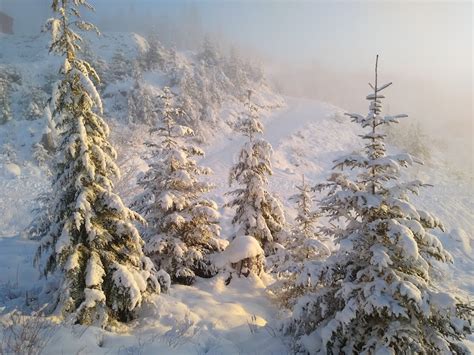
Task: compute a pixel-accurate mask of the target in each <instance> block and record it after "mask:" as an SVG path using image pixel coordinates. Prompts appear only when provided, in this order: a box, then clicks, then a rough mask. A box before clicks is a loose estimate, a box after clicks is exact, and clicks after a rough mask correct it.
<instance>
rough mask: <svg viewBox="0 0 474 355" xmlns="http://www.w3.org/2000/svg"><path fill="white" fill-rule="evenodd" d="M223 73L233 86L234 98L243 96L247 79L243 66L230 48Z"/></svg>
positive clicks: (233, 49)
mask: <svg viewBox="0 0 474 355" xmlns="http://www.w3.org/2000/svg"><path fill="white" fill-rule="evenodd" d="M225 73H226V75H227V77H228V78H229V80H230V82H231V83H232V84H233V86H234V93H233V94H234V96H237V97H239V96H244V95H245V90H246V89H247V86H248V79H247V74H246V73H245V71H244V64H243V62H242V60H241V58H240V56H239V53H238V52H237V50H236V49H235V48H232V49H231V51H230V56H229V59H228V60H227V63H226V67H225Z"/></svg>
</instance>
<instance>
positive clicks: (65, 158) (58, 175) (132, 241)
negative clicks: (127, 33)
mask: <svg viewBox="0 0 474 355" xmlns="http://www.w3.org/2000/svg"><path fill="white" fill-rule="evenodd" d="M82 6H84V7H86V8H91V6H90V5H89V4H88V3H87V2H86V1H85V0H53V3H52V9H53V11H54V12H55V13H56V14H57V17H55V18H52V19H50V20H49V21H48V25H49V27H50V28H51V31H52V43H51V48H50V51H51V52H54V53H56V54H59V55H62V56H64V65H63V66H62V68H61V77H62V78H61V80H60V81H59V82H58V83H57V84H56V87H55V90H54V92H53V98H52V104H53V107H54V117H53V118H54V120H55V123H56V124H57V127H58V128H59V130H60V131H61V138H60V143H59V147H58V149H57V150H58V154H57V157H56V164H55V168H54V173H55V178H54V181H53V188H52V191H54V195H53V196H52V197H51V198H50V199H49V200H48V202H49V205H50V206H49V207H48V208H46V210H47V215H43V216H42V217H40V218H39V220H38V223H39V225H38V226H37V227H38V228H37V229H36V231H37V232H38V233H39V236H40V237H41V241H40V246H39V248H38V252H37V258H36V260H37V262H38V263H40V265H41V266H42V268H43V270H42V271H43V273H44V274H45V275H49V274H54V275H55V276H57V278H58V281H59V288H58V290H57V293H56V300H55V302H53V304H54V305H55V311H56V313H57V314H58V315H62V316H68V315H69V316H70V317H71V318H72V320H73V321H75V322H76V323H81V324H97V325H101V326H106V325H107V324H110V323H111V322H112V321H114V320H118V321H128V320H130V319H132V318H133V317H134V313H135V310H136V309H137V308H138V307H139V306H140V304H141V303H142V301H143V299H144V296H146V295H147V294H148V293H155V292H159V291H160V283H159V280H158V276H159V274H158V273H157V272H156V270H155V268H154V266H153V263H152V261H151V260H150V259H149V258H147V257H146V256H145V255H144V253H143V251H142V245H143V241H142V239H141V237H140V235H139V233H138V231H137V230H136V228H135V226H134V224H133V222H135V221H139V222H141V221H142V218H141V217H140V216H139V215H138V214H137V213H135V212H133V211H131V210H129V209H128V208H126V207H125V206H124V204H123V203H122V200H121V199H120V197H119V196H118V195H116V194H115V193H114V192H113V183H112V181H111V179H112V178H113V177H115V176H117V175H118V174H119V170H118V168H117V166H116V165H115V162H114V159H115V156H116V153H115V150H114V149H113V147H112V146H111V144H110V143H109V141H108V135H109V129H108V127H107V124H106V123H105V122H104V120H103V118H102V117H101V116H100V114H101V112H102V102H101V98H100V96H99V94H98V93H97V90H96V88H95V85H94V81H96V82H97V81H98V80H99V78H98V77H97V75H96V73H95V71H94V69H93V68H92V67H91V65H90V64H89V63H87V62H85V61H84V60H81V59H79V58H78V56H77V52H78V51H79V50H80V46H79V44H80V41H81V38H80V36H79V35H78V34H77V33H76V32H74V30H73V26H75V27H77V28H78V29H80V30H96V28H95V27H94V25H92V24H90V23H87V22H85V21H83V20H82V19H81V18H80V17H79V10H80V8H81V7H82Z"/></svg>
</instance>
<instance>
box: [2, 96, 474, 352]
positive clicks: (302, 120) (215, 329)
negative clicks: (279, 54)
mask: <svg viewBox="0 0 474 355" xmlns="http://www.w3.org/2000/svg"><path fill="white" fill-rule="evenodd" d="M263 123H264V124H265V126H266V131H265V138H266V139H267V140H268V141H269V142H270V143H271V144H272V145H273V149H274V156H273V164H274V175H273V177H272V178H271V182H270V186H271V190H272V191H273V192H275V193H277V194H278V195H279V197H280V198H281V199H282V201H283V202H284V204H285V207H286V209H287V212H288V220H289V221H291V219H292V217H293V212H292V210H291V208H292V207H293V206H291V204H289V202H288V197H289V196H290V195H292V194H293V193H294V192H295V190H294V186H295V184H297V183H299V182H300V179H301V174H303V173H304V174H305V176H306V178H307V180H309V181H310V182H311V183H317V182H321V181H323V180H324V178H325V177H326V176H327V175H328V174H329V169H330V168H331V167H332V160H333V159H334V158H335V157H337V156H339V155H341V153H347V152H351V151H353V150H357V149H360V148H361V142H360V139H359V137H358V136H357V134H359V133H360V132H359V131H358V128H357V127H356V126H355V125H354V124H352V123H351V122H350V120H349V118H347V117H345V116H343V111H342V110H340V109H338V108H336V107H334V106H331V105H329V104H325V103H320V102H316V101H311V100H305V99H295V98H287V106H286V107H284V108H282V109H279V110H278V111H275V112H274V113H272V114H271V115H269V116H268V117H266V118H264V120H263ZM36 125H37V123H35V121H20V122H10V123H8V124H7V125H4V126H0V141H4V140H5V141H8V142H9V144H10V145H11V148H12V150H14V151H16V155H17V156H16V167H13V166H7V165H8V164H7V163H6V162H3V161H2V162H0V171H1V173H0V311H1V312H2V314H6V313H8V312H11V311H12V310H13V309H15V308H18V309H20V310H24V311H27V310H30V311H31V308H32V307H31V304H30V302H29V298H30V297H31V295H34V294H35V292H38V290H39V289H40V288H41V286H42V285H43V281H39V280H38V276H39V275H38V272H37V271H36V270H35V269H34V268H33V266H32V260H33V256H34V252H35V249H36V242H34V241H29V240H28V239H27V238H26V236H25V235H23V230H24V228H25V227H26V226H27V225H28V223H29V222H30V221H31V218H32V212H31V211H32V209H33V208H34V207H35V198H36V197H37V196H38V195H39V194H40V193H41V192H44V191H46V189H47V186H48V178H47V176H46V175H45V173H44V171H43V170H41V169H40V168H38V167H37V166H36V164H35V163H34V161H33V159H32V157H31V142H32V141H38V139H37V138H38V136H37V135H38V134H40V132H41V127H39V126H38V127H37V126H36ZM110 126H111V130H112V132H113V133H112V136H113V140H114V143H115V145H116V146H117V148H118V151H119V163H120V164H121V169H122V172H123V176H122V180H121V181H119V182H117V187H118V189H119V192H120V193H121V194H122V195H123V196H124V198H125V201H127V202H129V201H130V200H131V199H132V197H133V195H134V194H135V193H136V191H137V187H136V181H135V179H136V175H137V174H138V172H140V171H143V170H144V169H146V164H145V163H144V161H143V160H142V159H141V158H140V156H141V155H142V154H143V152H144V146H143V145H142V142H143V141H144V140H146V139H147V138H149V136H148V134H147V133H146V131H145V130H144V128H143V127H135V128H131V127H129V126H126V125H122V124H119V123H116V122H114V123H111V124H110ZM242 143H243V139H242V138H240V137H238V136H237V135H235V134H234V135H226V136H222V137H218V138H216V139H215V140H214V141H213V142H210V143H209V144H208V145H207V146H204V149H205V151H206V156H205V157H204V158H203V160H202V161H201V163H202V165H204V166H208V167H210V168H212V169H213V171H214V174H213V175H212V177H211V181H212V182H213V183H214V184H215V185H216V189H214V190H213V191H212V193H211V196H212V197H213V198H215V200H216V201H217V202H218V203H219V204H220V205H221V206H222V205H223V204H224V203H225V202H226V197H225V195H224V193H225V192H227V191H229V187H228V184H227V178H228V172H229V168H230V167H231V165H232V162H233V161H234V159H235V158H236V155H237V154H238V152H239V149H240V147H241V145H242ZM412 177H417V178H421V179H424V180H425V181H426V182H427V183H430V184H433V185H434V187H432V188H428V189H426V190H425V191H422V194H421V196H420V197H417V198H416V199H414V201H415V203H416V204H418V205H419V206H420V207H424V208H427V209H428V210H430V211H432V212H433V213H435V214H437V215H438V217H439V218H440V219H441V220H442V221H443V222H444V224H445V226H446V232H445V233H441V234H439V235H440V237H441V240H442V241H443V243H444V244H445V246H446V248H447V249H448V250H449V251H450V252H451V253H452V254H453V257H454V263H453V265H449V266H447V267H444V266H443V267H441V268H440V269H439V275H438V280H439V281H440V284H441V285H442V287H444V288H448V289H450V288H454V287H458V288H460V292H462V293H463V294H465V295H466V296H468V297H470V298H471V299H472V297H473V296H474V259H473V256H472V247H473V241H472V240H473V239H472V238H473V236H474V216H473V211H474V196H473V180H472V177H470V176H466V175H463V174H458V173H455V172H453V171H451V170H450V169H449V167H448V166H446V165H445V164H444V163H442V162H441V161H437V160H435V161H434V162H431V163H430V164H428V165H426V166H424V167H420V168H417V169H416V170H414V171H413V176H412ZM453 181H454V183H453ZM221 213H222V226H223V233H222V235H223V236H224V237H229V236H230V235H231V234H232V229H231V225H230V219H231V217H232V211H231V210H229V209H226V208H221ZM270 282H271V279H270V278H269V277H264V279H263V280H260V279H236V278H234V279H233V280H232V282H231V283H230V285H228V286H226V285H225V284H224V277H222V276H218V277H215V278H213V279H208V280H204V279H199V280H198V281H197V283H196V284H195V285H193V286H192V287H189V286H173V287H172V288H171V290H170V292H169V293H168V294H162V295H159V296H156V297H154V298H153V299H152V300H151V302H149V303H148V304H146V305H145V306H144V307H143V308H142V310H141V311H140V316H139V317H138V319H137V320H136V321H134V322H133V323H132V324H130V325H129V326H128V327H126V328H123V329H119V330H118V332H115V333H111V332H106V331H103V330H101V329H98V328H94V327H83V326H73V325H53V326H52V330H51V331H50V332H48V337H49V341H48V342H47V344H46V346H45V349H44V352H43V353H44V354H226V355H231V354H287V353H288V352H289V350H288V345H289V344H290V341H289V340H288V339H285V338H282V337H280V336H279V335H278V333H277V327H278V320H279V318H281V317H283V316H284V313H283V312H282V311H281V310H280V309H278V308H277V307H276V306H274V305H273V304H272V302H271V297H270V295H269V294H268V292H267V291H266V285H268V283H270ZM5 319H6V317H5V316H2V321H4V320H5ZM471 344H472V343H471Z"/></svg>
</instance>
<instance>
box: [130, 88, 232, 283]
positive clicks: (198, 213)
mask: <svg viewBox="0 0 474 355" xmlns="http://www.w3.org/2000/svg"><path fill="white" fill-rule="evenodd" d="M161 99H162V105H161V108H160V112H159V118H158V119H159V123H158V125H157V127H156V128H155V129H153V131H154V132H155V134H156V135H157V136H158V137H159V139H158V141H157V142H153V143H148V145H149V146H150V147H151V148H152V149H153V153H152V156H153V158H152V159H151V163H150V168H149V170H148V171H147V172H146V173H145V174H144V175H143V176H141V177H140V179H139V185H140V186H142V187H143V189H144V192H143V194H141V195H140V196H139V197H138V198H137V201H136V202H135V205H136V206H137V207H138V208H139V211H140V212H142V213H143V215H144V216H145V217H146V218H147V221H148V225H149V228H148V229H147V231H146V233H145V236H146V252H147V254H148V255H149V256H150V257H151V258H152V260H153V261H154V262H155V265H156V266H157V267H159V268H161V269H164V270H166V271H167V272H168V273H169V275H170V276H171V279H172V280H173V281H174V282H177V283H183V284H191V283H193V282H194V279H195V277H196V276H200V277H210V276H212V275H214V274H215V272H216V270H215V267H214V266H213V265H212V263H211V261H210V258H209V255H210V254H211V253H213V252H216V251H220V250H222V249H223V243H222V240H221V239H220V237H219V235H220V227H219V224H218V223H219V213H218V211H217V205H216V203H215V202H214V201H212V200H210V199H206V198H203V196H202V195H203V194H204V193H206V192H208V191H210V189H211V188H212V185H210V184H209V183H207V182H205V181H202V178H201V179H200V178H199V177H200V176H202V175H208V174H210V173H211V171H210V169H207V168H203V167H200V166H199V165H198V164H197V162H196V160H195V157H200V156H203V155H204V153H203V151H202V150H201V149H199V148H197V147H195V146H192V145H188V144H187V143H186V140H187V138H189V137H191V136H192V135H193V131H192V129H190V128H189V127H187V126H183V125H179V124H177V122H176V121H177V118H178V117H179V116H180V115H182V114H184V113H183V112H182V111H181V109H179V108H177V107H176V105H175V103H174V98H173V95H172V93H171V91H170V90H169V88H165V89H164V92H163V95H161Z"/></svg>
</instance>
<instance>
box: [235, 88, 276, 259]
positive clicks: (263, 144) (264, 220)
mask: <svg viewBox="0 0 474 355" xmlns="http://www.w3.org/2000/svg"><path fill="white" fill-rule="evenodd" d="M236 130H237V131H239V132H240V133H242V134H243V135H244V136H246V137H247V138H248V141H247V142H246V143H245V145H244V146H243V148H242V150H241V151H240V153H239V158H238V162H237V163H236V164H235V165H234V166H233V167H232V168H231V170H230V175H229V184H230V185H231V186H232V185H233V184H236V185H239V187H238V188H237V189H235V190H233V191H231V192H229V193H228V194H229V195H231V196H232V197H233V199H232V200H231V201H230V202H228V203H227V206H228V207H233V208H235V209H236V211H235V216H234V218H233V219H232V223H233V224H234V225H235V226H236V227H237V233H236V235H237V236H239V235H251V236H253V237H254V238H255V239H257V240H258V241H259V242H260V243H261V245H262V247H263V249H264V250H265V253H266V255H269V254H272V253H273V249H274V243H275V242H277V240H278V234H279V233H280V232H282V230H283V229H284V225H285V215H284V212H283V208H282V205H281V203H280V201H279V200H278V198H276V197H275V196H274V195H273V194H271V193H270V192H269V191H268V187H267V185H268V178H267V176H269V175H271V174H272V165H271V155H272V147H271V145H270V143H268V142H267V141H265V140H264V139H263V138H260V135H261V134H262V133H263V125H262V123H261V122H260V119H259V116H258V108H257V106H256V105H254V104H253V103H252V102H251V101H250V93H249V102H248V111H247V112H245V113H243V114H242V117H241V118H240V121H239V122H238V124H237V126H236Z"/></svg>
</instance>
